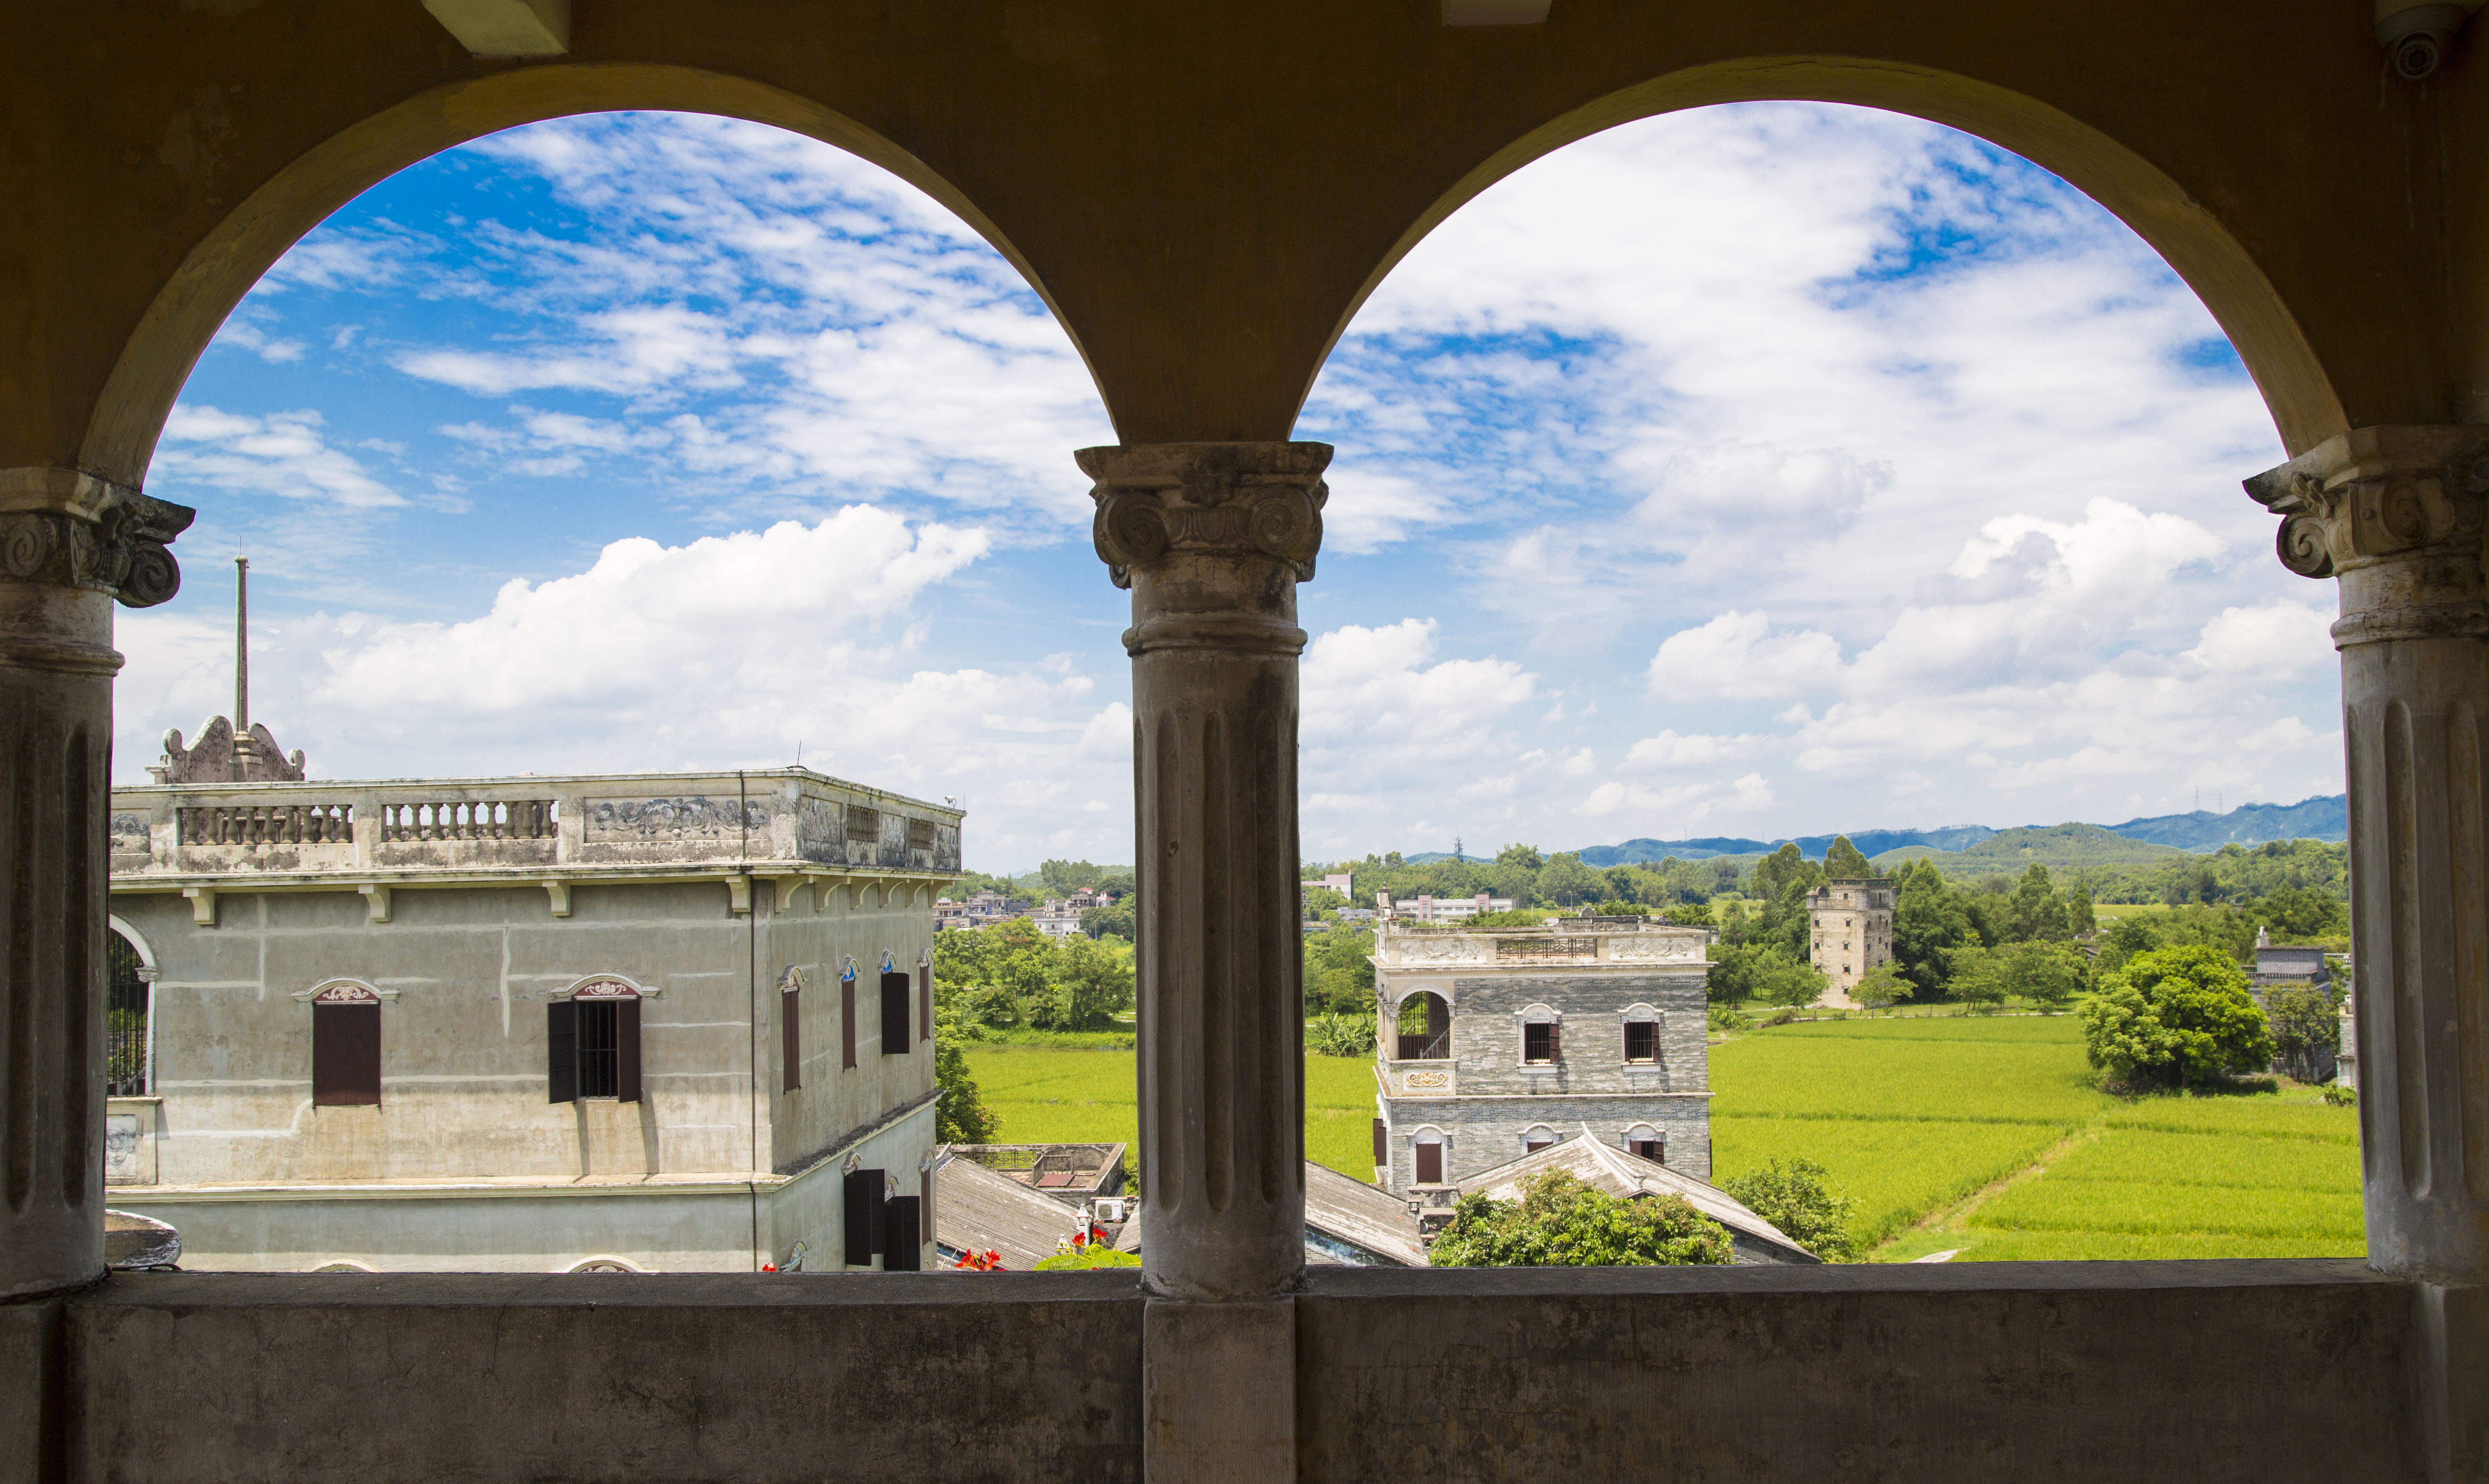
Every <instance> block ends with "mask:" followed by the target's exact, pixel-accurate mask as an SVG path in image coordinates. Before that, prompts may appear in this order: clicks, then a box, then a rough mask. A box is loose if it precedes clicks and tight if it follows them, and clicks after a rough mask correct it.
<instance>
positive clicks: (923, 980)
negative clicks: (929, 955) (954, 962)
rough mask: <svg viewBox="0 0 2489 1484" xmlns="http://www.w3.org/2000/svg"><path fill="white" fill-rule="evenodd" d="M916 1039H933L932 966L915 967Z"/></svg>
mask: <svg viewBox="0 0 2489 1484" xmlns="http://www.w3.org/2000/svg"><path fill="white" fill-rule="evenodd" d="M916 1039H917V1040H918V1041H931V1040H932V1039H933V965H931V964H930V963H920V964H918V965H917V966H916Z"/></svg>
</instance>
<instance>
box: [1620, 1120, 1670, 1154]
mask: <svg viewBox="0 0 2489 1484" xmlns="http://www.w3.org/2000/svg"><path fill="white" fill-rule="evenodd" d="M1625 1152H1626V1153H1627V1154H1630V1155H1632V1156H1635V1157H1636V1158H1640V1159H1647V1160H1649V1161H1650V1162H1651V1163H1653V1164H1666V1163H1667V1162H1668V1139H1667V1137H1666V1136H1665V1135H1664V1134H1662V1133H1661V1132H1660V1131H1659V1130H1658V1129H1656V1128H1653V1127H1651V1126H1650V1125H1648V1124H1636V1125H1634V1126H1633V1127H1630V1128H1628V1129H1626V1130H1625Z"/></svg>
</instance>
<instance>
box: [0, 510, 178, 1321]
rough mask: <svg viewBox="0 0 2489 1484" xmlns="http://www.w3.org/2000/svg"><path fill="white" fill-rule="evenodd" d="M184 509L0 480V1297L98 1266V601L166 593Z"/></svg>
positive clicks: (47, 1286)
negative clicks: (172, 546) (172, 548)
mask: <svg viewBox="0 0 2489 1484" xmlns="http://www.w3.org/2000/svg"><path fill="white" fill-rule="evenodd" d="M189 523H190V512H189V511H188V510H186V509H184V508H183V507H181V506H179V505H171V504H166V503H165V502H163V501H162V500H158V499H149V498H147V497H146V496H144V495H140V494H138V493H136V492H135V491H130V490H124V489H121V488H119V487H117V486H114V485H109V484H105V483H103V482H102V481H100V480H97V479H93V478H90V477H88V476H86V475H83V474H79V473H76V472H74V471H68V470H50V469H31V470H11V471H0V1299H5V1298H8V1297H12V1296H15V1295H23V1294H35V1293H43V1292H45V1291H48V1290H53V1289H60V1288H67V1287H70V1286H72V1285H74V1284H78V1283H83V1282H86V1281H88V1280H89V1279H92V1278H94V1277H96V1276H97V1275H98V1274H100V1273H101V1272H102V1271H103V1170H102V1156H103V1035H102V1020H103V933H104V872H105V865H106V859H105V856H106V850H107V848H108V846H107V843H106V837H105V813H106V802H107V798H108V783H109V769H110V762H111V756H112V676H113V673H114V672H115V671H118V670H120V668H121V656H120V655H119V654H117V653H115V652H114V651H113V648H112V604H113V601H114V600H115V599H119V600H120V601H121V602H123V603H127V604H129V605H130V606H131V607H133V608H144V607H148V606H150V605H153V604H157V603H161V602H163V601H164V600H165V599H167V598H169V597H171V596H172V595H173V593H174V590H175V589H176V588H177V587H179V586H180V585H181V571H180V569H179V568H178V567H177V566H175V564H174V562H173V557H172V555H171V554H170V553H169V552H167V551H166V550H165V549H164V548H165V544H166V543H167V542H169V541H171V540H172V539H173V537H174V536H175V535H176V534H178V533H179V532H180V531H181V529H182V528H184V527H186V526H187V525H188V524H189Z"/></svg>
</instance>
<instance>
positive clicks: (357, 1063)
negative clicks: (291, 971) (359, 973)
mask: <svg viewBox="0 0 2489 1484" xmlns="http://www.w3.org/2000/svg"><path fill="white" fill-rule="evenodd" d="M380 1100H381V994H380V991H379V990H377V989H375V988H373V987H372V986H371V985H364V984H358V983H356V982H355V981H353V980H350V979H342V980H338V981H337V982H335V983H334V984H329V985H321V986H320V987H319V988H317V989H314V990H312V991H311V1105H312V1106H313V1107H319V1108H338V1107H378V1106H379V1105H380Z"/></svg>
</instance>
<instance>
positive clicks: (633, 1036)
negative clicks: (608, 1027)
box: [614, 998, 640, 1102]
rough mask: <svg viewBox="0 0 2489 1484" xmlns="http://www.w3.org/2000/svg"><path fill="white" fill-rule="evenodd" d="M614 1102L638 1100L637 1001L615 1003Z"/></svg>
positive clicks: (618, 1001)
mask: <svg viewBox="0 0 2489 1484" xmlns="http://www.w3.org/2000/svg"><path fill="white" fill-rule="evenodd" d="M614 1100H615V1102H638V1101H639V1100H640V1002H639V1000H638V999H636V998H634V999H628V1000H615V1002H614Z"/></svg>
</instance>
